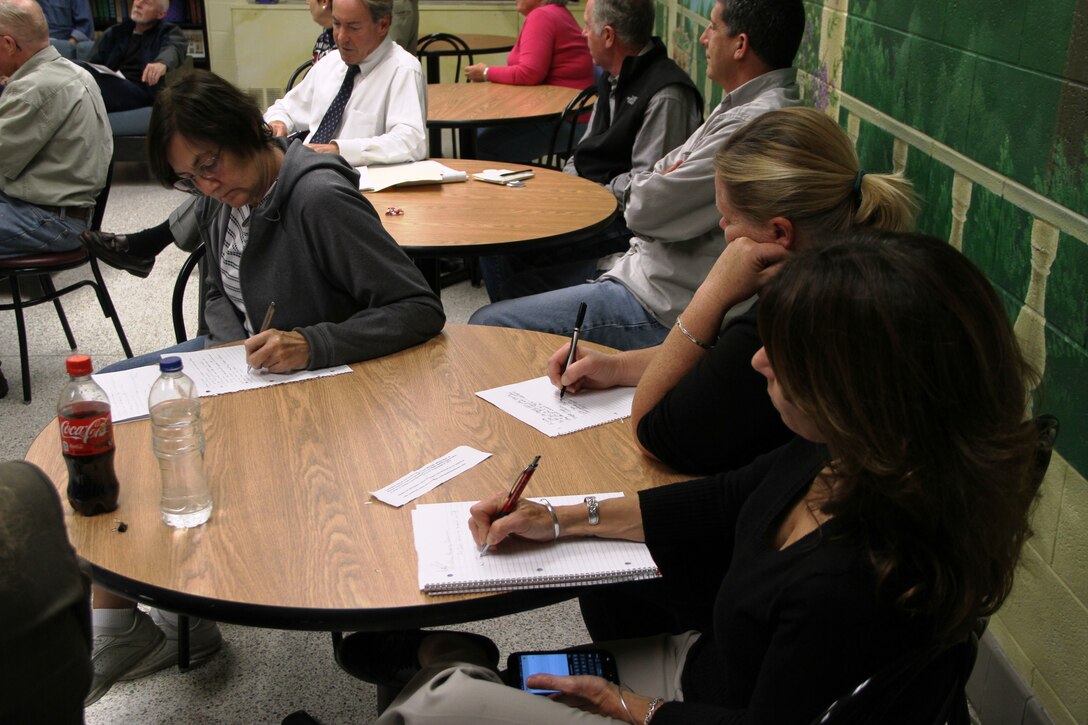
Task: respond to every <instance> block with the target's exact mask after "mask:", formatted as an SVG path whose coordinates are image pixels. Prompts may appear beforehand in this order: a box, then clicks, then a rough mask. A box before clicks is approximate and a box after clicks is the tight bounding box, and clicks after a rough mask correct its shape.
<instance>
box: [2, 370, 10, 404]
mask: <svg viewBox="0 0 1088 725" xmlns="http://www.w3.org/2000/svg"><path fill="white" fill-rule="evenodd" d="M7 394H8V379H7V378H5V377H4V371H3V370H0V398H4V397H7Z"/></svg>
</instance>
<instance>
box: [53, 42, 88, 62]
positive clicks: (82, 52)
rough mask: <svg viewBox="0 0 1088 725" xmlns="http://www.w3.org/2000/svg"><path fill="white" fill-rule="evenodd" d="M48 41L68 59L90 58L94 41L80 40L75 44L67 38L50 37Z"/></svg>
mask: <svg viewBox="0 0 1088 725" xmlns="http://www.w3.org/2000/svg"><path fill="white" fill-rule="evenodd" d="M49 42H50V43H52V44H53V47H54V48H56V49H57V52H58V53H60V54H61V56H62V57H64V58H67V59H68V60H90V59H91V51H93V50H94V42H93V41H90V40H81V41H79V43H78V44H77V45H72V44H71V43H69V42H68V39H67V38H64V39H60V38H50V39H49Z"/></svg>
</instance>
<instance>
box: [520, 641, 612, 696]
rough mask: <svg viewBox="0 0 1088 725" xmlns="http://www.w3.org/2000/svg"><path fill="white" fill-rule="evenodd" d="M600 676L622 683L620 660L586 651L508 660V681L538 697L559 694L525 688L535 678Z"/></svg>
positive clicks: (526, 654)
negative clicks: (617, 665) (618, 663)
mask: <svg viewBox="0 0 1088 725" xmlns="http://www.w3.org/2000/svg"><path fill="white" fill-rule="evenodd" d="M542 674H546V675H596V676H597V677H603V678H605V679H606V680H608V681H609V682H615V683H619V681H620V676H619V672H617V670H616V660H615V658H613V657H612V653H611V652H608V651H606V650H603V649H583V650H575V651H572V652H562V651H558V650H556V651H543V652H514V653H513V654H511V655H510V657H509V658H508V659H507V660H506V681H507V683H508V684H510V685H511V686H512V687H520V688H521V689H522V690H525V691H526V692H531V693H533V694H534V695H550V694H552V693H553V692H556V690H538V689H535V688H532V687H529V686H528V685H526V684H525V680H526V679H528V678H529V677H531V676H533V675H542Z"/></svg>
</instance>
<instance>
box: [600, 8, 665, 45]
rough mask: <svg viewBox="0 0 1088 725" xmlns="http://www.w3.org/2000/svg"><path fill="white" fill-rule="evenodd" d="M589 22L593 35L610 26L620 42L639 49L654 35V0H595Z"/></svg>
mask: <svg viewBox="0 0 1088 725" xmlns="http://www.w3.org/2000/svg"><path fill="white" fill-rule="evenodd" d="M590 22H591V24H592V25H593V31H594V32H595V33H598V34H600V32H601V29H602V28H604V26H606V25H611V26H612V29H613V30H615V31H616V35H617V36H619V39H620V40H622V41H623V42H624V43H629V44H630V45H634V46H638V47H639V48H641V47H642V46H644V45H646V43H648V42H649V41H650V38H651V37H653V34H654V0H596V2H594V4H593V13H592V14H591V16H590Z"/></svg>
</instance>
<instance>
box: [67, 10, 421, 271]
mask: <svg viewBox="0 0 1088 725" xmlns="http://www.w3.org/2000/svg"><path fill="white" fill-rule="evenodd" d="M392 8H393V2H392V0H336V2H335V3H333V12H332V18H333V33H334V35H335V38H336V49H337V51H338V52H336V53H333V52H329V53H326V54H325V55H324V56H323V57H322V58H321V60H319V61H318V62H317V63H315V64H314V67H313V68H312V69H310V72H309V73H308V74H307V75H306V77H305V78H304V79H303V80H302V82H301V83H299V84H298V85H297V86H295V87H294V88H293V89H291V91H290V92H289V93H288V94H287V95H286V96H285V97H283V98H281V99H280V100H278V101H276V102H275V103H273V104H272V105H271V106H270V107H269V108H268V110H267V111H265V114H264V119H265V121H267V122H268V125H269V126H271V128H272V132H273V133H274V134H275V135H277V136H286V135H291V134H298V135H299V136H300V137H301V138H303V139H304V140H305V142H306V143H307V144H309V145H310V146H311V147H313V148H314V150H316V151H319V152H323V153H333V154H335V153H339V154H340V155H341V156H343V157H344V158H345V159H346V160H347V162H348V163H349V164H351V165H352V166H367V165H369V164H395V163H402V162H406V161H419V160H421V159H424V158H426V157H427V132H426V127H427V100H426V99H427V97H426V86H425V85H424V82H423V72H422V69H421V68H420V65H419V61H418V60H416V59H415V57H414V56H413V55H411V54H410V53H408V52H407V51H405V50H404V49H403V48H401V47H400V46H399V45H397V44H396V43H394V42H393V41H392V40H391V39H390V38H388V37H387V36H388V33H389V23H390V18H391V15H392ZM349 67H355V68H357V69H358V70H357V71H352V74H353V77H352V79H351V81H350V82H349V83H347V84H345V78H346V77H347V75H348V72H349ZM341 91H343V97H342V98H340V97H339V96H340V94H341ZM337 101H339V103H338V104H337V103H336V102H337ZM334 105H335V106H338V108H333V107H334ZM323 123H324V126H325V128H322V125H323ZM319 133H320V134H321V135H320V136H319ZM205 223H206V220H201V219H199V218H197V215H196V214H195V213H194V211H193V204H192V202H191V201H188V200H187V201H185V202H184V203H182V205H181V206H179V207H178V208H177V209H175V210H174V211H173V212H171V214H170V218H169V219H168V220H167V221H165V222H163V223H162V224H160V225H158V226H156V227H152V228H150V229H145V230H143V231H140V232H137V233H135V234H128V235H125V234H112V233H109V232H89V233H87V234H85V235H84V236H83V241H84V244H85V245H86V246H87V247H88V248H89V249H91V250H92V251H93V252H94V253H95V254H96V255H97V256H98V258H99V259H100V260H102V261H103V262H105V263H106V264H109V265H111V266H113V267H117V268H118V269H124V270H127V271H129V272H131V273H132V274H135V275H137V276H139V277H146V276H147V275H148V274H149V273H150V272H151V268H152V266H153V265H154V264H155V256H156V255H157V254H158V253H159V252H161V251H162V250H163V249H165V248H166V247H168V246H170V243H171V242H175V243H176V244H177V245H178V246H179V247H181V248H182V249H184V250H186V251H191V250H193V249H195V248H197V247H198V246H199V245H200V242H201V239H200V230H201V228H202V227H203V226H204V225H205Z"/></svg>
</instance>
